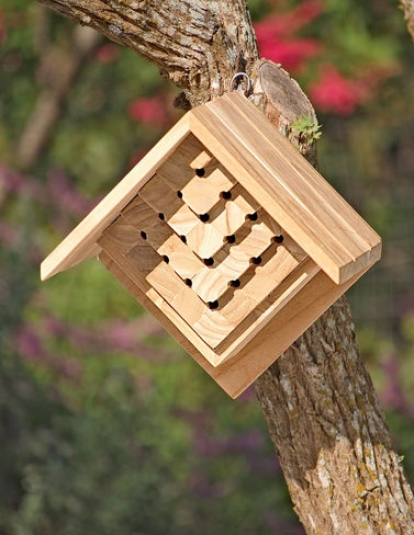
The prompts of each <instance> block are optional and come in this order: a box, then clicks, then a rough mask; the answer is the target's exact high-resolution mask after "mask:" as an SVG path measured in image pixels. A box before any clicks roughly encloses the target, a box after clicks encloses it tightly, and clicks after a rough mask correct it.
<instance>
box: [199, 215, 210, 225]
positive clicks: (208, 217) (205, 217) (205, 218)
mask: <svg viewBox="0 0 414 535" xmlns="http://www.w3.org/2000/svg"><path fill="white" fill-rule="evenodd" d="M200 219H201V221H203V223H205V222H206V221H208V220H209V219H210V216H209V214H200Z"/></svg>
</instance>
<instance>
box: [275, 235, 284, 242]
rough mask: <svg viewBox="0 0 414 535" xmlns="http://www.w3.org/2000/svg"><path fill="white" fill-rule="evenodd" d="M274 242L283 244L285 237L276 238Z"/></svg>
mask: <svg viewBox="0 0 414 535" xmlns="http://www.w3.org/2000/svg"><path fill="white" fill-rule="evenodd" d="M273 241H274V242H276V243H282V242H283V235H282V234H281V235H280V236H275V237H274V238H273Z"/></svg>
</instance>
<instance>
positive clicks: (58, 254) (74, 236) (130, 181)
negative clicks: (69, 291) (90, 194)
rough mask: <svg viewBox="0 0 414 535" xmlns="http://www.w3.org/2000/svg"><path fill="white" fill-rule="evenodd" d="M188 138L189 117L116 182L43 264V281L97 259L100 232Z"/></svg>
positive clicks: (41, 269) (181, 120) (186, 116)
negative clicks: (83, 262)
mask: <svg viewBox="0 0 414 535" xmlns="http://www.w3.org/2000/svg"><path fill="white" fill-rule="evenodd" d="M188 134H189V116H188V115H185V116H184V117H182V118H181V119H180V120H179V121H178V123H177V124H176V125H175V126H173V128H171V130H170V131H169V132H168V133H167V134H166V135H165V136H164V137H163V138H162V139H161V140H160V141H159V142H158V143H157V145H155V147H154V148H153V149H152V150H150V151H149V152H148V154H146V156H145V157H144V158H143V159H142V160H141V161H140V162H139V163H138V164H137V165H136V166H135V167H134V168H133V169H132V170H131V171H130V172H129V173H128V174H127V175H126V176H125V178H124V179H123V180H122V181H121V182H119V183H118V184H117V185H116V186H115V188H114V189H113V190H112V191H111V192H110V193H109V194H108V195H107V196H106V197H105V198H104V199H103V200H102V201H101V202H100V203H99V204H98V205H97V206H96V207H95V208H94V209H93V210H92V211H91V212H90V213H89V215H87V216H86V217H85V219H83V221H81V223H80V224H79V225H78V226H77V227H76V228H75V229H74V230H73V231H72V232H71V233H70V234H69V235H68V236H67V237H66V238H65V239H64V240H63V241H62V242H61V243H60V244H59V245H58V246H57V247H56V248H55V249H54V250H53V251H52V252H51V253H50V254H49V255H48V257H47V258H46V259H45V260H44V261H43V262H42V265H41V268H40V275H41V279H42V280H46V279H48V278H50V277H52V276H53V275H55V274H56V273H59V272H60V271H65V270H67V269H69V268H71V267H72V266H74V265H76V264H78V263H79V262H82V261H83V260H86V259H87V258H89V257H90V256H94V255H96V253H97V252H98V251H99V248H98V247H97V246H96V245H95V243H96V241H97V240H98V238H99V236H100V235H101V233H102V231H103V230H104V229H105V228H106V227H107V226H108V225H110V224H111V222H112V221H113V220H114V219H115V218H116V217H117V216H118V214H119V213H120V212H121V210H122V209H123V208H124V206H126V205H127V204H128V203H129V202H130V201H131V200H132V199H133V198H134V197H135V195H136V194H137V193H138V191H139V189H140V188H141V187H142V186H143V185H144V184H145V183H146V182H147V181H148V180H149V179H150V178H151V177H152V176H153V174H154V173H155V171H156V169H157V168H158V167H159V166H160V165H161V164H162V163H163V162H164V161H165V160H167V159H168V158H169V156H170V155H171V154H172V153H173V152H174V150H175V149H176V148H177V146H179V145H180V143H181V142H182V141H183V140H184V139H185V138H186V137H187V136H188Z"/></svg>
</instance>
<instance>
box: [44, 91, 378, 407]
mask: <svg viewBox="0 0 414 535" xmlns="http://www.w3.org/2000/svg"><path fill="white" fill-rule="evenodd" d="M380 253H381V240H380V238H379V236H378V235H377V234H376V233H375V232H374V231H373V230H372V229H371V227H369V225H368V224H367V223H366V222H365V221H364V220H363V219H362V218H361V217H360V216H359V215H358V214H357V213H356V212H355V211H354V210H353V209H352V208H351V207H350V206H349V205H348V204H347V203H346V202H345V201H344V200H343V199H342V198H341V197H340V195H339V194H338V193H337V192H336V191H335V190H334V189H333V188H332V187H331V186H330V185H329V184H328V183H327V182H326V181H325V180H324V179H323V178H322V177H321V176H320V174H319V173H318V172H317V171H316V170H315V169H314V168H313V167H312V166H311V165H310V164H309V163H308V162H307V161H306V160H305V159H304V158H303V157H302V156H301V155H300V154H299V153H298V152H297V151H296V150H295V149H294V148H293V147H292V146H291V145H290V144H289V142H288V141H287V140H286V139H285V138H283V136H281V135H280V134H279V132H278V131H277V129H276V128H275V127H274V126H273V125H271V124H270V123H269V122H268V121H267V119H266V118H265V117H264V116H263V115H262V114H261V113H260V112H259V111H258V110H257V109H256V108H255V106H253V105H252V104H251V103H250V102H249V101H248V100H247V99H246V98H245V97H244V96H242V95H241V94H238V93H231V94H228V95H225V96H223V97H221V98H219V99H216V100H215V101H213V102H211V103H209V104H207V105H204V106H200V107H198V108H196V109H194V110H192V111H191V112H189V113H187V114H186V115H185V116H184V117H183V118H182V119H181V120H180V121H179V122H178V123H177V124H176V125H175V126H174V127H173V128H172V129H171V130H170V132H168V133H167V134H166V136H165V137H164V138H163V139H162V140H161V141H160V142H159V143H158V144H157V145H156V146H155V147H154V149H153V150H152V151H150V153H149V154H148V155H147V156H146V157H144V158H143V160H142V161H141V162H140V163H139V164H138V165H137V166H136V167H135V168H134V169H133V170H132V171H131V172H130V173H129V174H128V175H127V176H126V177H125V178H124V179H123V180H122V181H121V182H120V183H119V184H118V185H117V186H116V187H115V188H114V189H113V190H112V191H111V192H110V193H109V194H108V195H107V197H106V198H105V199H104V200H103V201H102V202H101V203H100V204H99V205H98V206H97V207H96V208H95V209H94V210H93V211H92V212H91V213H90V214H89V215H88V216H87V217H86V218H85V219H84V220H83V221H82V222H81V223H80V224H79V225H78V227H77V228H76V229H75V230H74V231H73V232H72V233H71V234H70V235H69V236H68V237H67V238H66V239H65V240H64V241H63V242H62V243H61V244H60V245H59V246H58V247H57V248H56V249H55V251H53V252H52V253H51V254H50V255H49V257H48V258H46V260H45V261H44V262H43V264H42V267H41V276H42V279H46V278H48V277H50V276H52V275H54V274H56V273H58V272H59V271H63V270H65V269H68V268H70V267H71V266H73V265H75V264H77V263H79V262H81V261H83V260H85V259H86V258H88V257H90V256H92V255H99V258H100V260H101V262H102V263H103V264H104V265H105V266H106V267H107V269H109V271H111V272H112V273H113V274H114V276H115V277H116V278H117V279H119V280H120V282H121V283H122V284H123V285H124V286H125V287H126V288H127V289H128V290H129V291H130V293H131V294H132V295H133V296H134V297H135V298H136V299H137V300H138V301H139V302H140V303H141V304H143V306H145V307H146V308H147V309H149V310H150V311H151V313H152V314H154V315H155V316H156V317H157V318H158V319H159V321H160V322H161V323H162V324H163V325H164V327H165V328H166V329H167V330H168V331H169V332H170V333H171V334H172V335H173V336H175V338H177V340H178V341H179V342H180V343H181V344H182V345H183V346H184V347H185V348H186V349H187V351H188V352H189V353H190V354H191V355H192V356H193V357H194V358H195V359H196V360H197V361H198V362H199V363H200V364H201V365H202V366H203V367H204V369H205V370H206V371H207V372H208V373H209V374H210V375H212V377H213V378H214V379H215V380H216V381H217V382H218V383H219V384H220V385H221V386H222V387H223V388H224V390H226V391H227V392H228V393H229V394H230V395H231V396H233V397H234V396H236V395H238V394H239V393H241V392H242V391H243V390H244V389H245V388H246V387H247V386H248V385H249V384H251V383H252V382H253V381H254V380H255V379H256V378H257V377H258V375H260V374H261V373H262V372H263V371H264V370H265V369H266V368H267V367H268V366H269V365H270V364H271V363H272V362H273V361H274V360H275V359H276V358H277V356H278V355H279V354H280V353H281V352H283V351H284V350H285V349H287V347H289V345H290V344H291V343H292V342H293V341H294V340H295V339H296V338H297V337H298V336H299V335H300V334H301V333H302V332H303V331H304V330H305V329H306V328H307V327H309V325H310V324H311V323H312V322H313V321H315V320H316V319H317V318H318V317H319V315H320V314H321V313H322V312H323V311H324V310H325V309H326V308H327V307H329V306H330V305H331V304H332V303H333V302H334V301H335V300H336V299H337V298H338V297H339V296H340V295H341V294H342V293H343V292H344V291H345V290H346V289H347V288H348V287H349V286H350V285H351V284H353V282H355V280H357V279H358V278H359V277H360V276H361V275H362V274H363V273H364V272H365V271H366V270H367V269H368V268H369V267H370V266H371V265H372V264H373V263H374V262H375V261H377V260H378V259H379V257H380Z"/></svg>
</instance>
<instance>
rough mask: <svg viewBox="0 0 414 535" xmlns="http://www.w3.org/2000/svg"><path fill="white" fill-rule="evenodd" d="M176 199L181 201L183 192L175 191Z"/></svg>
mask: <svg viewBox="0 0 414 535" xmlns="http://www.w3.org/2000/svg"><path fill="white" fill-rule="evenodd" d="M177 197H179V198H180V199H182V198H183V192H182V191H177Z"/></svg>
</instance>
